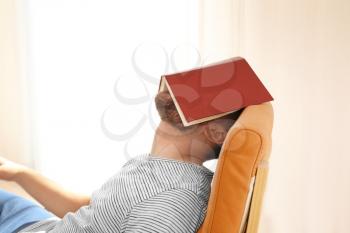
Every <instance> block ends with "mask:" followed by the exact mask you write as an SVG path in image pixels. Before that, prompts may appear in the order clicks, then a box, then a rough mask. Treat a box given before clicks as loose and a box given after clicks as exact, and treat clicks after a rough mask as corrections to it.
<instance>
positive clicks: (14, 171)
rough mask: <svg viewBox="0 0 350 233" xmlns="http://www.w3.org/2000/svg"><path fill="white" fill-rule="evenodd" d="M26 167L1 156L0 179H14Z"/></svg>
mask: <svg viewBox="0 0 350 233" xmlns="http://www.w3.org/2000/svg"><path fill="white" fill-rule="evenodd" d="M25 169H26V167H25V166H23V165H21V164H18V163H15V162H12V161H10V160H8V159H5V158H3V157H1V156H0V180H7V181H13V180H14V179H15V177H16V176H17V175H18V174H19V173H21V172H22V171H23V170H25Z"/></svg>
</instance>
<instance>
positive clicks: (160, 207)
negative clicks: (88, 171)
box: [20, 154, 214, 233]
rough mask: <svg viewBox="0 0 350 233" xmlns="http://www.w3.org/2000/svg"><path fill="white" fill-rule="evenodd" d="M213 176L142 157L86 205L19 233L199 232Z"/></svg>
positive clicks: (198, 168)
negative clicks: (41, 232) (59, 217)
mask: <svg viewBox="0 0 350 233" xmlns="http://www.w3.org/2000/svg"><path fill="white" fill-rule="evenodd" d="M213 174H214V173H213V172H212V171H211V170H209V169H208V168H206V167H204V166H200V165H197V164H194V163H188V162H182V161H178V160H173V159H166V158H162V157H156V156H152V155H149V154H144V155H140V156H137V157H134V158H132V159H130V160H129V161H128V162H127V163H126V164H124V166H123V167H122V169H121V170H120V171H119V172H118V173H117V174H116V175H114V176H113V177H111V178H110V179H109V180H108V181H107V182H106V183H105V184H104V185H102V187H101V188H100V189H99V190H97V191H95V192H93V194H92V196H91V201H90V204H89V205H87V206H83V207H82V208H80V209H79V210H78V211H77V212H75V213H68V214H66V215H65V216H64V217H63V218H62V219H51V220H45V221H41V222H38V223H35V224H33V225H31V226H29V227H26V228H25V229H23V230H22V231H20V232H39V231H45V232H49V233H58V232H59V233H82V232H89V233H119V232H120V233H131V232H132V233H135V232H140V233H141V232H152V233H156V232H174V233H175V232H176V233H178V232H179V233H180V232H184V233H191V232H197V230H198V229H199V227H200V225H201V224H202V223H203V221H204V218H205V215H206V212H207V205H208V199H209V194H210V189H211V181H212V178H213Z"/></svg>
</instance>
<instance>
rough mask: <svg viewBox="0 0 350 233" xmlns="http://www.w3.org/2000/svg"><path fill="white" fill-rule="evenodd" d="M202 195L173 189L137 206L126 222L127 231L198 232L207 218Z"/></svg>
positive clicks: (140, 232) (126, 232)
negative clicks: (205, 217)
mask: <svg viewBox="0 0 350 233" xmlns="http://www.w3.org/2000/svg"><path fill="white" fill-rule="evenodd" d="M203 211H204V206H203V204H202V202H201V200H200V199H199V197H198V195H197V194H195V193H194V192H193V191H191V190H187V189H171V190H168V191H164V192H162V193H160V194H158V195H156V196H154V197H151V198H149V199H146V200H144V201H142V202H141V203H139V204H137V205H135V206H134V207H133V208H132V210H131V211H130V212H129V214H128V216H127V217H126V219H125V222H124V224H123V225H124V227H123V228H124V231H122V232H124V233H131V232H132V233H136V232H137V233H146V232H153V233H165V232H166V233H173V232H174V233H182V232H183V233H192V232H193V233H195V232H197V230H198V229H199V227H200V225H201V224H202V222H203V220H204V213H203Z"/></svg>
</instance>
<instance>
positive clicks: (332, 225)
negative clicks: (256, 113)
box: [200, 0, 350, 233]
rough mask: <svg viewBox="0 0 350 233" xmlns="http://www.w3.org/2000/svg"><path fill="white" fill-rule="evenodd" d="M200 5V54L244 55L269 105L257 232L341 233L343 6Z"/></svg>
mask: <svg viewBox="0 0 350 233" xmlns="http://www.w3.org/2000/svg"><path fill="white" fill-rule="evenodd" d="M200 7H201V14H200V15H201V20H202V21H201V25H202V28H201V34H200V45H201V46H200V48H201V53H206V54H211V56H212V57H226V56H236V55H240V56H243V57H245V58H246V59H247V61H248V62H249V63H250V64H251V66H252V67H253V69H254V70H255V71H256V73H257V74H258V76H259V77H260V78H261V80H262V81H263V82H264V84H265V85H266V86H267V88H268V89H269V90H270V91H271V94H272V96H273V97H274V98H275V100H274V101H273V106H274V111H275V124H274V131H273V148H272V154H271V163H270V168H271V171H270V176H269V182H268V187H267V192H266V196H265V202H264V210H263V214H262V218H261V224H260V231H259V232H262V233H301V232H305V233H330V232H332V233H333V232H334V233H347V232H349V229H350V222H349V218H350V214H349V210H350V201H349V196H350V179H349V178H350V169H349V164H350V157H349V154H350V153H349V149H348V147H347V145H348V141H349V140H348V139H349V136H348V132H349V130H350V124H349V119H350V104H349V97H350V96H349V94H348V93H349V92H348V90H349V86H350V79H349V77H350V69H349V61H350V44H349V41H350V26H349V25H350V14H349V12H350V2H349V1H346V0H343V1H342V0H336V1H331V0H323V1H316V0H311V1H301V0H297V1H286V0H283V1H280V0H272V1H265V0H260V1H257V0H254V1H243V0H220V1H215V4H214V3H213V2H211V1H201V6H200ZM228 20H230V22H231V23H230V24H229V23H228Z"/></svg>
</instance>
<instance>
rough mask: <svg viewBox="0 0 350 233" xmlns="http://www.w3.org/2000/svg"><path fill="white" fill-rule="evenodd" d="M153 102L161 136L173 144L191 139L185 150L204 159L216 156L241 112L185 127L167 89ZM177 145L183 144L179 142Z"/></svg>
mask: <svg viewBox="0 0 350 233" xmlns="http://www.w3.org/2000/svg"><path fill="white" fill-rule="evenodd" d="M155 104H156V108H157V110H158V113H159V116H160V118H161V123H160V126H159V127H158V129H157V131H163V132H162V133H161V134H162V136H163V137H168V138H169V139H170V140H173V141H174V144H176V143H178V144H180V143H181V142H180V141H181V140H182V139H184V140H182V141H183V142H184V143H183V144H186V142H188V141H191V143H189V144H190V145H189V146H187V147H186V149H187V152H189V153H196V154H202V156H203V157H204V158H203V160H204V161H205V160H208V159H214V158H218V156H219V153H220V149H221V146H222V144H223V142H224V140H225V137H226V134H227V132H228V131H229V129H230V127H231V126H232V125H233V123H234V122H235V121H236V120H237V119H238V117H239V115H240V114H241V112H242V110H239V111H236V112H234V113H231V114H228V115H225V116H223V117H220V118H217V119H214V120H210V121H206V122H203V123H199V124H196V125H192V126H187V127H185V126H184V125H183V124H182V121H181V118H180V115H179V113H178V111H177V110H176V106H175V104H174V102H173V99H172V98H171V96H170V93H169V92H168V91H162V92H159V93H158V94H157V96H156V97H155ZM192 142H196V143H192ZM177 147H183V146H182V144H180V146H177ZM181 149H182V150H186V149H184V148H180V150H181ZM184 153H186V152H184Z"/></svg>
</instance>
